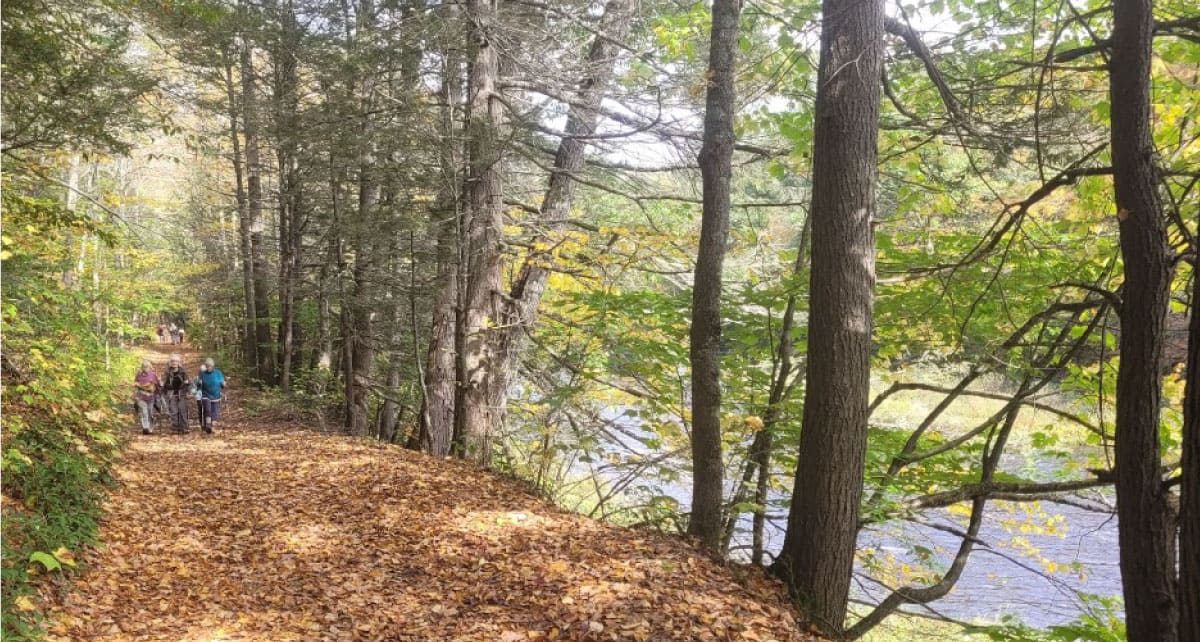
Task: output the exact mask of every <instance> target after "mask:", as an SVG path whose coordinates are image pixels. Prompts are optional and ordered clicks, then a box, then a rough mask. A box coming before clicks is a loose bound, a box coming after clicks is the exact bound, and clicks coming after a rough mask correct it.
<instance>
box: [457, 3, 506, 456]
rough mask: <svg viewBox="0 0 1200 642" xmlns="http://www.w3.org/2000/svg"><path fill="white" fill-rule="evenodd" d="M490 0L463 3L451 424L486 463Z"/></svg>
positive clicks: (492, 304)
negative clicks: (456, 366) (462, 256)
mask: <svg viewBox="0 0 1200 642" xmlns="http://www.w3.org/2000/svg"><path fill="white" fill-rule="evenodd" d="M495 19H496V7H495V0H469V1H468V2H467V22H468V25H469V29H468V33H467V41H468V42H469V43H470V51H471V52H472V54H473V58H472V64H471V73H470V87H469V89H468V98H467V103H468V105H469V107H470V115H469V117H468V120H467V139H468V141H469V143H468V155H469V158H468V175H467V177H466V185H465V187H464V190H463V191H464V194H465V196H466V207H468V208H469V209H470V210H471V225H470V227H469V228H468V229H467V238H466V245H467V289H466V292H465V295H466V300H465V310H464V315H465V318H464V328H463V332H464V341H465V345H464V346H463V347H464V354H463V358H462V363H461V365H462V368H463V370H462V371H461V372H460V373H459V375H458V377H459V381H460V382H461V386H462V393H461V398H462V403H461V404H458V406H457V408H456V417H455V421H456V422H457V423H459V424H460V425H459V426H458V427H457V428H456V431H457V432H459V433H460V434H461V435H462V439H463V444H462V446H463V451H464V454H465V455H466V456H467V457H472V458H475V459H477V460H478V461H479V462H480V463H483V464H485V465H486V464H487V463H488V462H489V461H490V459H491V437H492V433H493V431H494V430H495V428H496V426H497V425H498V423H499V416H498V414H497V410H498V409H497V408H495V407H494V405H493V404H494V401H493V399H492V395H491V394H489V393H490V392H491V391H492V390H493V389H494V387H495V383H494V382H493V378H494V377H495V376H496V372H497V370H496V365H497V364H496V361H497V358H496V354H495V352H494V350H493V348H494V346H495V342H494V341H493V340H492V337H491V335H492V333H494V332H495V329H496V327H497V326H498V320H499V319H500V314H499V312H500V310H501V306H500V305H499V298H500V283H501V282H500V267H501V256H500V232H501V229H502V227H503V225H504V201H503V192H502V188H501V184H500V163H501V158H502V153H501V149H500V140H499V137H498V135H497V134H498V130H499V127H500V122H501V110H502V105H501V103H500V101H499V100H498V96H496V91H497V90H496V79H497V77H498V76H499V57H498V52H497V50H496V47H495V46H493V44H492V42H491V40H490V38H491V28H492V23H493V22H494V21H495Z"/></svg>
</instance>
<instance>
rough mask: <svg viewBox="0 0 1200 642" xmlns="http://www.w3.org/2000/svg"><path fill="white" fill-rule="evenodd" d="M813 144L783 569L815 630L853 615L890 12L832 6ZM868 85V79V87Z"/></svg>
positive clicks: (873, 0)
mask: <svg viewBox="0 0 1200 642" xmlns="http://www.w3.org/2000/svg"><path fill="white" fill-rule="evenodd" d="M822 15H823V16H824V22H823V28H822V31H821V59H820V67H819V70H818V74H817V102H816V116H815V120H816V123H815V125H814V138H813V192H812V201H813V203H812V271H811V276H810V280H809V292H810V305H809V310H810V312H809V341H808V346H809V353H808V362H807V367H808V371H807V374H806V382H807V385H806V388H805V402H804V418H803V424H802V425H803V428H802V431H801V433H800V449H799V456H798V459H797V462H796V481H795V488H794V490H793V493H792V506H791V511H790V512H789V515H788V528H787V534H786V536H785V538H784V543H783V549H782V551H781V552H780V556H779V558H778V559H777V560H776V566H775V570H776V571H777V572H779V573H781V574H782V575H783V576H784V577H785V581H786V582H787V583H788V585H789V586H790V587H791V588H792V589H793V590H794V592H795V593H796V597H797V598H798V599H799V601H800V602H801V603H802V604H803V605H804V608H805V609H806V612H807V614H808V616H809V617H810V618H811V619H812V621H813V623H814V624H816V625H817V626H818V627H820V628H822V629H824V630H825V631H827V632H829V633H831V634H834V635H837V634H838V633H840V632H841V630H842V627H843V625H844V622H845V618H846V604H847V599H848V596H849V589H850V574H851V571H852V569H853V566H854V549H855V539H856V534H857V530H858V515H859V501H860V498H861V495H862V481H863V479H862V475H863V465H864V464H863V460H864V457H865V453H866V445H867V417H868V414H869V413H868V411H867V408H868V393H869V389H870V379H871V377H870V366H871V359H870V350H871V323H872V321H871V316H872V306H873V298H874V297H873V289H874V284H875V246H874V234H873V230H872V224H873V222H874V213H875V163H876V138H877V131H878V127H879V96H880V86H879V83H878V82H875V81H874V79H877V78H879V74H880V72H881V68H880V65H881V58H882V46H883V3H882V2H881V1H880V0H868V1H858V0H825V2H824V3H823V5H822ZM867 79H870V80H867Z"/></svg>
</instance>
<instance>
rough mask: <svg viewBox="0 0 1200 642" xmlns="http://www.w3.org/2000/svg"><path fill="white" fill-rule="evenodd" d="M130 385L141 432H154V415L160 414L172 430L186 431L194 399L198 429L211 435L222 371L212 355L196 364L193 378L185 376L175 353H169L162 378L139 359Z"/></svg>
mask: <svg viewBox="0 0 1200 642" xmlns="http://www.w3.org/2000/svg"><path fill="white" fill-rule="evenodd" d="M133 388H134V391H133V400H134V402H135V403H136V404H137V412H138V420H139V421H140V422H141V426H142V434H143V435H149V434H151V433H153V432H154V419H155V417H156V416H158V415H161V414H164V413H165V414H166V415H167V416H168V417H170V419H171V430H172V431H173V432H176V433H185V432H188V430H189V424H188V415H189V408H190V407H191V403H190V402H191V401H195V402H196V409H197V411H198V412H199V414H200V416H199V419H200V429H201V430H203V431H204V432H205V433H210V434H211V433H212V431H213V426H214V425H215V424H216V421H217V418H218V417H219V416H220V414H221V393H222V391H224V389H225V374H224V373H223V372H221V369H220V368H218V367H217V366H216V363H215V362H214V361H213V360H212V358H208V359H205V360H204V363H203V364H202V365H201V366H200V372H199V373H198V374H197V375H196V376H195V377H189V376H188V374H187V371H185V370H184V368H183V358H182V357H181V356H180V355H179V354H178V353H175V354H172V355H171V356H170V358H169V360H168V362H167V370H166V372H165V373H163V376H162V377H159V376H158V373H157V372H155V371H154V365H153V364H151V363H150V362H149V361H145V360H143V361H142V367H141V369H140V370H138V373H137V376H136V377H134V380H133Z"/></svg>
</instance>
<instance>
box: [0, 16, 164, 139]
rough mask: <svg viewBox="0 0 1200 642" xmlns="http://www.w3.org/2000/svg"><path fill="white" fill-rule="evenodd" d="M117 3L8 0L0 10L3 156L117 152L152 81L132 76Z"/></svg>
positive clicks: (142, 120)
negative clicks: (34, 152)
mask: <svg viewBox="0 0 1200 642" xmlns="http://www.w3.org/2000/svg"><path fill="white" fill-rule="evenodd" d="M121 5H122V3H116V2H113V3H109V2H105V1H103V0H95V1H93V0H68V1H60V2H52V3H46V2H38V1H36V0H11V1H10V2H5V3H4V5H3V9H2V10H0V12H2V14H3V23H4V38H3V47H2V52H0V56H2V57H3V61H4V62H3V70H4V96H3V103H4V127H3V129H4V151H5V153H12V152H14V151H16V150H34V149H37V150H46V149H62V148H68V147H71V148H75V149H92V150H97V151H123V150H127V149H128V148H129V144H128V143H127V142H126V141H125V140H122V138H121V134H122V132H123V131H127V130H126V129H125V128H127V127H129V126H132V125H138V126H141V125H145V124H147V122H148V121H147V120H146V116H145V115H144V113H143V106H144V103H143V99H145V98H146V97H147V94H148V93H149V92H150V91H151V90H152V89H153V88H154V86H155V84H156V81H155V80H153V79H151V78H150V77H149V76H148V75H146V74H145V73H143V72H142V71H140V70H138V69H137V67H136V64H135V63H134V62H133V58H132V57H131V56H130V54H129V51H128V47H129V44H130V42H131V25H130V23H129V21H128V20H126V19H124V17H123V15H122V12H121V11H120V10H119V9H120V8H121Z"/></svg>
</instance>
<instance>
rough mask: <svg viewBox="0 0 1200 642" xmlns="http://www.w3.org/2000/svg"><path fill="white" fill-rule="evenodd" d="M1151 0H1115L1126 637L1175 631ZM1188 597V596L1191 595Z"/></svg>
mask: <svg viewBox="0 0 1200 642" xmlns="http://www.w3.org/2000/svg"><path fill="white" fill-rule="evenodd" d="M1151 8H1152V1H1151V0H1117V2H1115V3H1114V5H1113V38H1112V39H1113V54H1112V61H1111V64H1110V65H1109V69H1110V73H1109V93H1110V96H1111V103H1112V159H1113V160H1112V165H1113V186H1114V188H1115V193H1116V201H1117V219H1118V220H1119V222H1120V229H1121V258H1122V260H1123V262H1124V265H1125V285H1124V287H1123V288H1122V291H1123V293H1124V303H1123V304H1122V306H1121V314H1120V316H1121V337H1120V355H1121V361H1120V368H1119V369H1118V371H1117V399H1116V401H1117V428H1116V445H1115V451H1116V486H1117V517H1118V522H1117V532H1118V537H1119V538H1120V539H1119V541H1120V550H1121V585H1122V588H1123V590H1124V594H1125V623H1126V632H1127V634H1128V636H1129V640H1130V642H1150V641H1153V642H1171V641H1172V640H1176V639H1177V631H1176V626H1177V623H1178V617H1179V614H1178V610H1177V608H1176V605H1175V585H1174V578H1175V559H1174V543H1175V542H1174V539H1175V537H1174V535H1175V533H1174V528H1173V525H1172V523H1171V518H1170V513H1169V510H1168V508H1167V491H1166V489H1165V488H1164V487H1163V483H1162V479H1161V477H1160V472H1159V467H1160V465H1161V461H1160V456H1159V440H1158V424H1159V417H1158V414H1159V403H1160V401H1161V385H1162V381H1161V379H1160V376H1159V372H1158V363H1159V360H1160V357H1161V355H1162V344H1163V327H1164V320H1165V318H1166V313H1167V298H1168V295H1169V293H1170V282H1171V263H1170V252H1169V250H1168V248H1167V240H1166V230H1165V227H1164V224H1163V220H1162V210H1161V207H1160V206H1159V202H1158V194H1157V192H1156V185H1155V176H1154V172H1155V169H1154V161H1153V151H1154V146H1153V143H1152V141H1151V138H1150V57H1151V54H1150V37H1151V30H1152V28H1153V23H1154V18H1153V15H1152V12H1151ZM1193 599H1196V596H1193Z"/></svg>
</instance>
